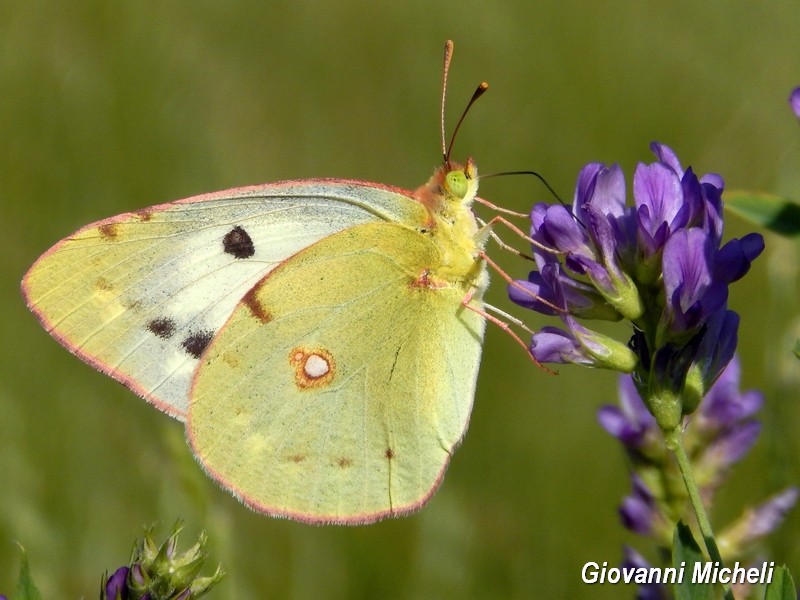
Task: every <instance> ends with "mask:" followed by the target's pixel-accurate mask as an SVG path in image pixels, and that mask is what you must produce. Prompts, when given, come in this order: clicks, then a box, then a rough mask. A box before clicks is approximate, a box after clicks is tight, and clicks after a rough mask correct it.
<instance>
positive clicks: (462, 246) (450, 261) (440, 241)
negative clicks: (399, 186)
mask: <svg viewBox="0 0 800 600" xmlns="http://www.w3.org/2000/svg"><path fill="white" fill-rule="evenodd" d="M477 192H478V177H477V169H476V167H475V163H474V162H473V161H472V159H468V160H467V162H466V163H465V164H464V165H461V164H459V163H453V162H449V163H447V164H445V165H443V166H441V167H439V168H438V169H436V171H435V172H434V174H433V176H432V177H431V178H430V180H428V183H426V184H425V185H423V186H422V187H420V188H419V189H418V190H417V191H416V193H415V196H416V198H417V200H418V201H419V202H420V203H421V204H423V205H424V206H425V207H426V208H427V209H428V213H429V215H430V227H429V231H428V232H427V233H428V235H429V237H430V239H431V241H432V242H433V243H434V244H435V245H436V246H437V248H438V249H439V251H440V253H441V257H442V263H441V265H439V266H438V267H437V268H436V269H435V270H434V271H433V272H432V273H431V274H430V277H431V278H434V279H439V280H442V282H443V283H446V284H448V285H449V286H457V287H461V288H463V290H464V292H465V293H467V292H470V291H471V290H475V292H476V294H475V295H476V296H477V297H478V299H479V298H480V296H481V295H482V293H483V291H484V290H485V289H486V287H487V286H488V283H489V281H488V276H487V274H486V269H485V264H484V262H483V260H481V258H480V256H479V254H480V252H481V250H482V249H483V244H484V239H483V236H480V235H479V233H478V231H479V227H478V223H477V221H476V220H475V215H474V214H473V213H472V208H471V206H472V202H473V200H474V199H475V196H476V195H477Z"/></svg>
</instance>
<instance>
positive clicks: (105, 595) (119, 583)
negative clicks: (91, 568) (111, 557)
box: [100, 567, 130, 600]
mask: <svg viewBox="0 0 800 600" xmlns="http://www.w3.org/2000/svg"><path fill="white" fill-rule="evenodd" d="M129 572H130V569H129V568H128V567H120V568H119V569H117V570H116V571H114V574H113V575H112V576H111V577H109V578H108V580H107V581H105V582H104V584H103V590H102V593H101V595H100V598H101V599H102V600H128V597H129V593H128V573H129Z"/></svg>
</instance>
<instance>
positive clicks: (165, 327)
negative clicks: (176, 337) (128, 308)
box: [147, 317, 175, 340]
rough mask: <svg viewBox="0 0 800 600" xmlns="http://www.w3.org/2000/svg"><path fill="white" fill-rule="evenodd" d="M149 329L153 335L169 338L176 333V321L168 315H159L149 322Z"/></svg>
mask: <svg viewBox="0 0 800 600" xmlns="http://www.w3.org/2000/svg"><path fill="white" fill-rule="evenodd" d="M147 329H148V330H149V331H150V333H152V334H153V335H156V336H158V337H160V338H161V339H164V340H168V339H169V338H171V337H172V334H174V333H175V321H173V320H172V319H170V318H168V317H158V318H157V319H153V320H152V321H150V322H149V323H148V324H147Z"/></svg>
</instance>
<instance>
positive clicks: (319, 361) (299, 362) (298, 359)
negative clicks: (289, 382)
mask: <svg viewBox="0 0 800 600" xmlns="http://www.w3.org/2000/svg"><path fill="white" fill-rule="evenodd" d="M289 364H290V365H291V366H292V367H293V368H294V383H295V385H296V386H297V387H298V388H300V389H301V390H306V389H309V388H317V387H323V386H326V385H328V384H329V383H330V382H331V380H332V379H333V376H334V375H335V374H336V365H335V363H334V361H333V356H332V355H331V353H330V352H328V351H327V350H325V349H324V348H301V347H298V348H295V349H293V350H292V351H291V352H290V353H289Z"/></svg>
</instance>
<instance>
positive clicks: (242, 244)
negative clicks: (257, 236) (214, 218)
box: [222, 225, 256, 258]
mask: <svg viewBox="0 0 800 600" xmlns="http://www.w3.org/2000/svg"><path fill="white" fill-rule="evenodd" d="M222 247H223V248H225V252H226V253H227V254H230V255H232V256H234V257H236V258H250V257H251V256H253V254H255V253H256V247H255V246H254V245H253V240H252V238H251V237H250V235H248V233H247V232H246V231H245V230H244V229H243V228H242V227H241V226H239V225H237V226H236V227H234V228H233V229H231V230H230V231H229V232H228V233H226V234H225V237H224V238H222Z"/></svg>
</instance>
